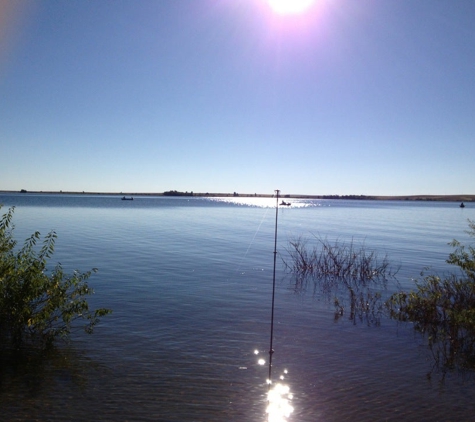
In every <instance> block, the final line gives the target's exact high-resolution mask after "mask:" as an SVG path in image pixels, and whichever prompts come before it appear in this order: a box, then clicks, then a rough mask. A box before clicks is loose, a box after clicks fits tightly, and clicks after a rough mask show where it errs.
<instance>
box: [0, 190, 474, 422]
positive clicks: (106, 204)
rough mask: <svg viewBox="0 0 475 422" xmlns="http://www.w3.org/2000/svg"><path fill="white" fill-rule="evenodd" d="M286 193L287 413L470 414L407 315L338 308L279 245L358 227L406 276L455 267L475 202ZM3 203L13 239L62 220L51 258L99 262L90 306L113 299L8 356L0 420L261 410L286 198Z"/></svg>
mask: <svg viewBox="0 0 475 422" xmlns="http://www.w3.org/2000/svg"><path fill="white" fill-rule="evenodd" d="M291 202H292V206H291V207H286V208H280V209H279V220H278V223H279V224H278V228H279V231H278V234H279V241H278V252H279V258H278V260H277V264H278V265H277V291H276V301H275V305H276V307H275V327H274V343H273V346H274V350H275V353H274V355H273V369H272V370H273V374H274V376H275V377H276V378H277V377H278V376H279V375H280V374H281V373H283V371H284V370H285V369H287V370H288V374H287V375H286V379H285V382H286V383H287V384H288V385H289V386H290V388H291V391H292V392H293V394H294V397H293V400H292V406H293V407H294V412H293V413H292V415H291V417H290V418H289V420H291V421H309V422H310V421H312V422H313V421H344V420H351V421H373V420H374V421H386V420H387V421H401V420H404V421H421V420H447V421H448V420H453V421H470V420H473V415H474V414H475V402H474V400H473V397H475V382H474V380H473V378H471V377H470V376H468V375H467V374H465V375H464V376H461V375H460V374H448V375H447V376H446V377H445V379H444V382H441V378H442V377H441V375H440V374H438V373H437V372H436V371H435V372H434V371H433V372H432V375H431V376H428V374H430V373H431V368H432V366H433V360H432V359H431V355H430V353H429V351H428V350H427V349H426V347H425V346H424V343H423V341H422V340H421V339H420V338H419V337H418V336H416V335H414V333H413V331H412V330H411V327H409V326H398V325H396V324H395V323H394V322H392V321H389V320H386V319H383V321H382V323H381V326H379V327H368V326H367V325H365V324H357V325H353V324H352V323H351V322H350V321H348V320H347V319H345V318H342V319H340V320H338V321H337V322H335V321H334V317H333V309H332V307H331V306H330V305H329V304H328V302H327V301H326V300H324V299H323V298H315V297H313V295H312V294H311V293H308V292H307V293H301V294H296V293H294V292H293V291H292V289H290V288H289V276H288V275H287V274H286V273H285V271H284V266H283V264H282V261H281V259H280V257H281V256H285V250H286V248H287V246H288V241H289V240H291V239H295V238H296V237H299V236H304V237H308V238H309V239H310V240H312V239H313V238H314V237H315V236H319V237H321V238H328V239H332V240H334V239H340V240H344V241H350V240H351V239H353V241H354V242H356V243H358V244H359V243H360V242H364V245H365V247H366V248H368V249H376V250H377V251H378V252H380V253H381V254H383V255H384V254H387V255H388V257H389V259H390V260H391V262H392V263H393V264H394V265H395V266H397V267H400V270H399V273H398V282H399V283H400V284H401V286H403V287H406V288H408V287H410V286H411V283H412V282H411V278H412V277H417V276H418V275H419V272H420V271H421V270H422V268H423V267H425V266H432V267H433V268H434V270H437V271H444V270H445V269H446V268H447V267H446V265H445V264H444V260H445V259H446V258H447V254H448V253H449V252H450V247H449V246H448V245H447V243H448V242H449V241H450V240H452V239H453V238H457V239H459V240H461V241H467V240H468V237H467V235H466V234H465V233H464V230H466V229H467V228H468V226H467V219H468V218H471V219H474V220H475V211H474V210H475V206H473V207H472V206H471V205H470V204H469V205H468V206H467V207H466V208H465V209H460V208H458V206H457V205H458V204H453V203H443V202H418V203H414V202H386V201H344V200H338V201H334V200H333V201H332V200H291ZM0 203H3V204H4V206H5V207H9V206H12V205H15V206H16V210H15V217H14V222H15V225H16V229H15V232H16V237H17V239H19V240H21V239H24V238H26V237H28V236H29V235H30V234H31V233H32V232H33V231H35V230H40V231H41V232H42V234H46V233H47V232H48V231H49V230H51V229H54V230H55V231H56V232H57V234H58V241H57V245H56V246H57V247H56V252H55V255H54V257H53V261H54V262H61V263H62V265H63V267H64V268H66V269H68V270H69V271H72V270H74V269H80V270H84V271H85V270H88V269H90V268H92V267H97V268H98V269H99V272H98V273H97V274H95V275H94V276H93V277H92V278H91V279H90V284H91V285H92V286H93V287H94V289H95V292H96V294H95V295H94V296H93V297H92V298H91V304H92V305H93V306H94V307H97V306H105V307H109V308H112V309H113V314H112V315H110V316H108V317H106V318H104V319H103V321H102V322H101V324H100V325H99V326H98V327H97V329H96V332H95V334H94V335H93V336H85V335H78V336H76V337H74V340H73V342H72V343H71V345H70V346H68V347H64V348H61V353H59V354H58V353H56V354H55V355H54V356H38V357H36V359H35V357H31V356H28V357H26V358H25V359H24V360H23V361H21V360H20V362H18V359H12V358H11V356H7V355H5V356H1V358H2V366H1V370H2V373H1V374H0V408H1V410H2V415H0V420H18V421H20V420H45V421H46V420H48V421H64V420H77V421H86V420H87V421H91V420H95V421H96V420H97V421H100V420H103V421H112V420H114V421H116V420H117V421H265V420H266V416H265V408H266V393H267V385H266V379H267V375H268V374H267V367H266V366H265V365H264V366H259V365H258V364H257V358H258V357H262V358H264V359H267V358H268V355H267V352H268V349H269V336H270V313H271V290H272V267H273V249H274V227H275V200H273V199H260V198H250V199H245V198H229V199H217V198H185V197H183V198H182V197H180V198H163V197H136V198H135V199H134V201H121V200H120V198H119V197H115V196H99V195H98V196H82V195H77V196H74V195H30V194H26V195H20V194H18V195H1V194H0ZM3 210H5V208H4V209H3ZM256 349H257V350H259V351H260V353H259V355H255V354H254V351H255V350H256ZM2 418H3V419H2Z"/></svg>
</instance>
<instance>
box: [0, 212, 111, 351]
mask: <svg viewBox="0 0 475 422" xmlns="http://www.w3.org/2000/svg"><path fill="white" fill-rule="evenodd" d="M13 213H14V207H13V208H10V209H9V210H8V212H7V213H6V214H4V215H3V216H2V218H1V220H0V344H1V345H7V344H14V345H20V344H22V343H25V342H38V343H40V344H49V343H51V342H52V341H53V340H54V339H55V338H57V337H63V338H65V337H68V336H69V334H70V333H71V332H72V330H74V329H76V328H79V327H80V326H81V324H79V322H80V321H81V320H83V323H84V324H82V326H83V328H84V329H85V331H86V332H87V333H92V332H93V329H94V326H95V325H96V324H97V323H98V322H99V319H100V317H102V316H105V315H107V314H109V313H110V312H111V310H109V309H104V308H101V309H97V310H94V311H93V310H90V309H89V305H88V303H87V300H86V296H87V295H90V294H92V293H94V292H93V290H92V289H91V288H90V287H89V285H88V283H87V280H88V279H89V277H90V276H91V274H92V272H95V271H96V270H95V269H93V270H91V271H87V272H78V271H75V272H74V273H73V274H72V275H67V274H65V273H64V271H63V269H62V267H61V264H58V265H56V267H54V268H53V269H52V270H51V271H50V270H49V268H48V266H47V261H48V259H49V258H51V256H52V255H53V252H54V245H55V240H56V237H57V236H56V233H55V232H54V231H51V232H50V233H49V234H48V235H46V236H45V237H44V239H43V241H42V245H41V247H39V248H37V247H36V245H37V242H38V241H39V240H40V233H39V232H35V233H34V234H33V235H31V237H30V238H29V239H27V240H26V241H25V243H24V245H23V247H21V248H17V242H16V240H15V239H14V237H13V229H14V226H13V225H12V218H13ZM37 249H39V250H37Z"/></svg>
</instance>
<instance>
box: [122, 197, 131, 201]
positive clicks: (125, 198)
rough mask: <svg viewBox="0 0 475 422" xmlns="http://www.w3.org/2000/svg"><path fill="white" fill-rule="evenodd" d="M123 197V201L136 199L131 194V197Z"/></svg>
mask: <svg viewBox="0 0 475 422" xmlns="http://www.w3.org/2000/svg"><path fill="white" fill-rule="evenodd" d="M121 199H122V201H133V200H134V198H133V196H131V197H130V198H127V197H125V196H123V197H122V198H121Z"/></svg>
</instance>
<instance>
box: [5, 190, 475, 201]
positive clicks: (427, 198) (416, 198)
mask: <svg viewBox="0 0 475 422" xmlns="http://www.w3.org/2000/svg"><path fill="white" fill-rule="evenodd" d="M1 193H3V194H11V193H33V194H50V195H51V194H58V195H61V194H63V195H129V196H134V195H135V196H196V197H223V198H226V197H253V198H272V197H273V196H274V194H273V193H272V194H263V193H238V192H232V193H223V192H193V191H190V192H188V191H185V192H183V191H177V190H169V191H165V192H156V193H152V192H86V191H82V192H74V191H62V190H60V191H28V190H26V189H21V190H20V191H12V190H0V194H1ZM280 196H281V197H282V198H294V199H347V200H348V199H351V200H386V201H451V202H475V195H469V194H458V195H399V196H389V195H388V196H385V195H305V194H293V193H291V194H282V195H280Z"/></svg>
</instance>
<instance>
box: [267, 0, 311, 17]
mask: <svg viewBox="0 0 475 422" xmlns="http://www.w3.org/2000/svg"><path fill="white" fill-rule="evenodd" d="M268 3H269V5H270V7H271V8H272V10H274V12H275V13H278V14H280V15H296V14H299V13H303V12H305V11H306V10H307V9H308V8H309V7H310V6H311V5H312V4H313V3H314V0H268Z"/></svg>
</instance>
